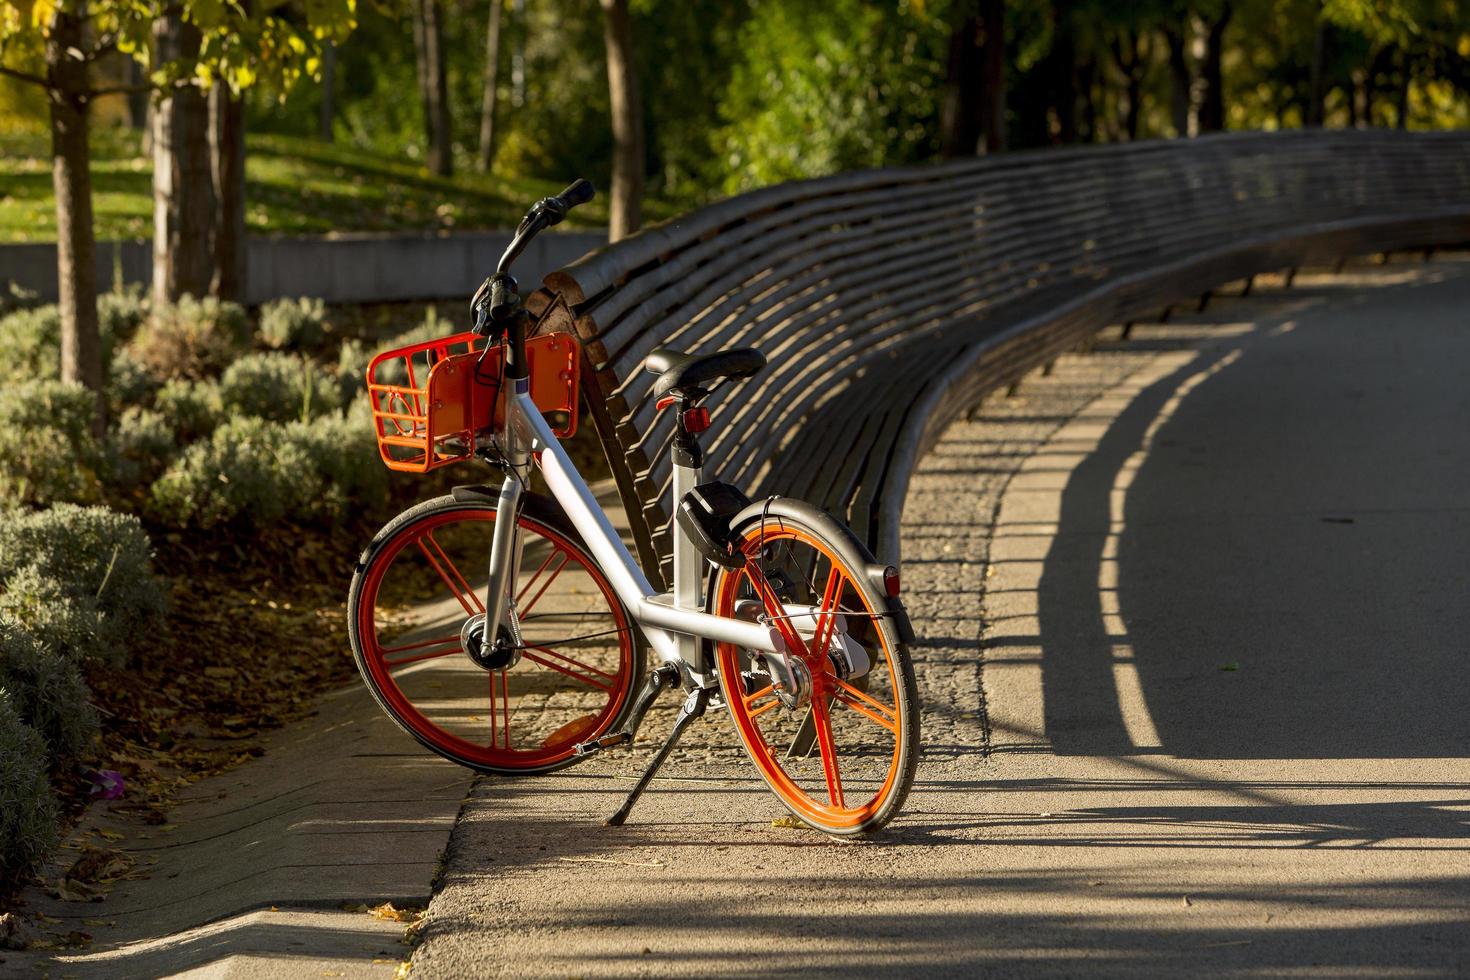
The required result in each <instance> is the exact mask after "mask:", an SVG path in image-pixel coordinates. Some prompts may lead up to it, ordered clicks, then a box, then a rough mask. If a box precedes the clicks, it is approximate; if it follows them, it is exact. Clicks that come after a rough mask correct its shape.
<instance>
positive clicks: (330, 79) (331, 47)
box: [316, 41, 337, 143]
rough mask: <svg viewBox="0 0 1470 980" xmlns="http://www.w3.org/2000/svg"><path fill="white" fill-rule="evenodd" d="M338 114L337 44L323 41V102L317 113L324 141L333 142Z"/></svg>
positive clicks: (319, 132)
mask: <svg viewBox="0 0 1470 980" xmlns="http://www.w3.org/2000/svg"><path fill="white" fill-rule="evenodd" d="M336 116H337V46H336V45H335V44H333V43H332V42H331V41H325V42H323V43H322V104H321V109H320V111H319V112H318V114H317V120H316V136H317V139H319V140H321V141H322V142H323V143H330V142H332V124H333V122H334V121H335V119H336Z"/></svg>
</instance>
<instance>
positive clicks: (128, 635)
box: [0, 504, 166, 662]
mask: <svg viewBox="0 0 1470 980" xmlns="http://www.w3.org/2000/svg"><path fill="white" fill-rule="evenodd" d="M152 556H153V546H152V543H151V542H150V541H149V540H148V535H147V534H146V533H145V532H144V531H143V526H142V524H141V523H139V521H138V519H137V518H136V517H132V516H130V515H125V514H119V513H116V512H115V511H111V510H108V509H107V508H105V507H78V506H74V505H71V504H60V505H57V506H55V507H52V508H50V509H49V510H42V511H33V512H29V513H26V512H15V513H12V514H10V515H7V517H6V520H5V521H3V522H0V583H3V584H4V588H5V606H6V610H5V611H6V612H7V613H9V614H10V615H11V616H12V617H13V618H15V619H17V620H19V621H20V622H21V623H22V624H23V625H25V626H26V627H27V628H32V626H33V623H36V622H38V621H39V618H38V617H39V614H40V612H41V611H42V610H43V609H44V607H46V606H48V605H54V604H56V602H57V601H58V599H59V600H61V601H63V602H66V603H75V604H76V605H77V607H78V609H79V610H81V611H82V612H86V613H87V614H88V618H89V619H90V620H92V621H94V622H95V626H94V627H93V628H94V630H95V632H96V634H97V641H96V646H95V650H94V651H93V652H92V653H91V654H90V656H94V657H97V658H99V659H102V660H109V661H112V662H118V661H119V660H121V659H122V657H123V656H124V655H126V654H127V653H128V652H136V651H138V650H142V649H145V648H146V647H147V645H148V644H149V642H150V641H151V639H152V637H153V636H154V635H156V634H157V633H158V632H159V631H160V630H162V628H163V622H164V610H165V606H166V600H165V594H164V588H163V584H162V583H161V582H160V581H159V580H158V578H157V577H155V575H154V574H153V561H152ZM68 628H72V627H70V626H69V627H68ZM36 631H37V632H39V633H43V634H44V633H45V632H46V631H45V630H43V629H38V630H36ZM73 639H75V637H73ZM69 649H70V650H71V652H72V653H76V652H78V651H77V650H76V649H74V648H70V647H69Z"/></svg>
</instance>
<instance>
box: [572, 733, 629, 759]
mask: <svg viewBox="0 0 1470 980" xmlns="http://www.w3.org/2000/svg"><path fill="white" fill-rule="evenodd" d="M631 741H633V736H632V735H630V734H629V733H628V732H613V733H612V734H611V735H604V736H602V737H601V738H594V739H591V740H590V741H586V742H578V743H577V744H576V745H574V746H572V755H574V756H577V757H578V758H586V757H587V756H589V755H596V754H597V753H599V752H601V751H602V750H603V749H611V748H615V747H617V746H619V745H624V744H627V743H628V742H631Z"/></svg>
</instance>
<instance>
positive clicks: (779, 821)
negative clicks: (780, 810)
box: [771, 816, 806, 830]
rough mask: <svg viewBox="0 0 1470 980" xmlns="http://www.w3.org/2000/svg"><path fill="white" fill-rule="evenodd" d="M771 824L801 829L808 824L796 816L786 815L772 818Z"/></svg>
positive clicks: (787, 828) (788, 828) (781, 827)
mask: <svg viewBox="0 0 1470 980" xmlns="http://www.w3.org/2000/svg"><path fill="white" fill-rule="evenodd" d="M771 826H772V827H777V828H780V829H782V830H801V829H802V828H804V827H805V826H806V824H804V823H802V822H801V821H800V820H798V819H797V818H795V817H792V816H785V817H777V818H776V819H775V820H772V821H771Z"/></svg>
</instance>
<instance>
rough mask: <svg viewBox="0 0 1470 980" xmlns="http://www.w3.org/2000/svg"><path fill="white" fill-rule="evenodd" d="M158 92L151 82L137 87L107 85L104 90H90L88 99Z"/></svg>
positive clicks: (139, 84) (141, 83) (140, 83)
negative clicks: (101, 96) (100, 96)
mask: <svg viewBox="0 0 1470 980" xmlns="http://www.w3.org/2000/svg"><path fill="white" fill-rule="evenodd" d="M177 87H179V86H168V85H166V86H164V88H177ZM157 90H158V86H157V85H153V84H151V83H149V82H139V83H137V84H136V85H107V86H104V87H102V88H94V89H89V90H88V91H87V98H89V99H95V98H97V97H98V96H99V95H136V94H137V93H139V92H154V91H157Z"/></svg>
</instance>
